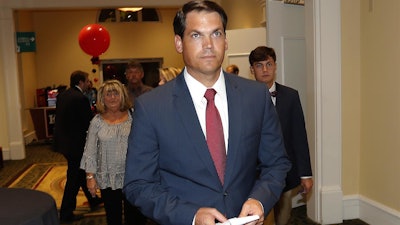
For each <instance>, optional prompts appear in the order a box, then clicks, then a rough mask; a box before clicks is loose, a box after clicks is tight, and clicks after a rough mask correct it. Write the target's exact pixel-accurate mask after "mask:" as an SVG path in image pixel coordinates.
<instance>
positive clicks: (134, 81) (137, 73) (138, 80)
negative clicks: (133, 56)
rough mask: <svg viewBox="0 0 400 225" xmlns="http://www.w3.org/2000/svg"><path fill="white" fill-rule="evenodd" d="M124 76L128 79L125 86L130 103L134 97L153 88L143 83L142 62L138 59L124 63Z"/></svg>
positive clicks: (133, 100) (133, 101)
mask: <svg viewBox="0 0 400 225" xmlns="http://www.w3.org/2000/svg"><path fill="white" fill-rule="evenodd" d="M125 76H126V79H127V81H128V84H127V88H128V94H129V99H130V100H131V102H132V105H134V103H135V98H137V97H139V96H140V95H141V94H143V93H146V92H148V91H151V90H152V89H153V88H152V87H150V86H147V85H145V84H143V81H142V79H143V77H144V70H143V66H142V64H140V62H138V61H135V60H132V61H130V62H129V63H128V64H127V65H126V69H125Z"/></svg>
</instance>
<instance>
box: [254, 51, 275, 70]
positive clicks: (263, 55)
mask: <svg viewBox="0 0 400 225" xmlns="http://www.w3.org/2000/svg"><path fill="white" fill-rule="evenodd" d="M268 57H271V58H272V59H273V60H274V62H276V54H275V50H274V49H273V48H269V47H267V46H258V47H257V48H255V49H254V50H253V51H251V53H250V55H249V62H250V66H252V65H253V63H255V62H259V61H264V60H267V59H268Z"/></svg>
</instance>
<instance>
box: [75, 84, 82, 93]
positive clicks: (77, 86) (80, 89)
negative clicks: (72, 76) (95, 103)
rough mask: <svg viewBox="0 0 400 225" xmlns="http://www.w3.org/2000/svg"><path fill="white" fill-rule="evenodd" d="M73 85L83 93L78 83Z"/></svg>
mask: <svg viewBox="0 0 400 225" xmlns="http://www.w3.org/2000/svg"><path fill="white" fill-rule="evenodd" d="M75 87H76V88H78V89H79V90H80V91H81V92H82V93H83V91H82V88H81V87H79V86H78V85H75Z"/></svg>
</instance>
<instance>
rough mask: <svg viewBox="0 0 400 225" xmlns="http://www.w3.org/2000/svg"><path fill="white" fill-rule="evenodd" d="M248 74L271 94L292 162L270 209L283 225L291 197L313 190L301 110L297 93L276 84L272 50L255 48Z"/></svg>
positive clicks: (277, 223) (288, 217)
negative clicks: (284, 182) (272, 208)
mask: <svg viewBox="0 0 400 225" xmlns="http://www.w3.org/2000/svg"><path fill="white" fill-rule="evenodd" d="M249 62H250V70H251V72H252V74H253V75H254V76H255V78H256V80H257V81H259V82H261V83H264V84H265V85H266V86H267V87H268V89H269V91H270V92H271V100H272V101H273V103H274V104H275V108H276V111H277V113H278V116H279V120H280V124H281V127H282V133H283V139H284V141H285V148H286V152H287V154H288V156H289V159H291V161H292V165H293V166H292V169H291V170H290V171H289V172H288V175H287V177H286V186H285V189H284V192H283V194H282V195H281V197H280V199H279V201H278V203H277V204H276V205H275V207H274V216H275V224H276V225H286V224H288V222H289V219H290V214H291V210H292V197H293V196H295V195H297V194H298V193H302V194H304V195H306V194H307V193H309V192H310V191H311V189H312V186H313V179H312V171H311V163H310V153H309V149H308V141H307V132H306V128H305V122H304V115H303V109H302V107H301V102H300V97H299V93H298V91H297V90H294V89H292V88H290V87H287V86H284V85H281V84H279V83H277V82H276V81H275V80H276V68H277V66H276V54H275V51H274V49H273V48H269V47H266V46H259V47H257V48H255V49H254V50H253V51H251V53H250V55H249Z"/></svg>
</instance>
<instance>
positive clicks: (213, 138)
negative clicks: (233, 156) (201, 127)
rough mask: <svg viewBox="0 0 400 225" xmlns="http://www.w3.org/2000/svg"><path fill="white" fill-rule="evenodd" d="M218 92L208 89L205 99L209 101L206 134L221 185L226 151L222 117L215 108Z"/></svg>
mask: <svg viewBox="0 0 400 225" xmlns="http://www.w3.org/2000/svg"><path fill="white" fill-rule="evenodd" d="M216 93H217V92H216V91H215V90H214V89H207V91H206V93H205V94H204V97H205V98H206V99H207V108H206V133H207V145H208V149H209V151H210V154H211V157H212V159H213V161H214V165H215V168H216V169H217V173H218V176H219V179H220V181H221V183H222V184H223V183H224V174H225V164H226V151H225V140H224V130H223V128H222V122H221V117H220V116H219V112H218V109H217V107H215V103H214V97H215V94H216Z"/></svg>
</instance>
